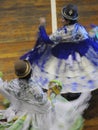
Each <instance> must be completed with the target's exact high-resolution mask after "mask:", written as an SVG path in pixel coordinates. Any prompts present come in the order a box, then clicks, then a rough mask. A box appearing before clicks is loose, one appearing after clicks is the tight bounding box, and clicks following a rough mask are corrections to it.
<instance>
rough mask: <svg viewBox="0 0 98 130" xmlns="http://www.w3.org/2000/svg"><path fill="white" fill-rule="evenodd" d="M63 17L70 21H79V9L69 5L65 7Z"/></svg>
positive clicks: (62, 11)
mask: <svg viewBox="0 0 98 130" xmlns="http://www.w3.org/2000/svg"><path fill="white" fill-rule="evenodd" d="M61 13H62V16H63V17H64V18H65V19H68V20H77V19H78V9H77V6H76V5H73V4H68V5H67V6H64V7H63V8H62V10H61Z"/></svg>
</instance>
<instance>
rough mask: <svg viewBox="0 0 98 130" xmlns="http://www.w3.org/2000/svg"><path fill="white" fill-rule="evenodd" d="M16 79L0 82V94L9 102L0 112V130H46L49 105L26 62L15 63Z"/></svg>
mask: <svg viewBox="0 0 98 130" xmlns="http://www.w3.org/2000/svg"><path fill="white" fill-rule="evenodd" d="M15 73H16V75H17V76H18V78H16V79H13V80H11V81H10V82H4V81H3V80H2V79H1V80H0V92H1V93H2V94H3V95H4V96H5V97H6V98H7V99H9V101H10V102H11V105H10V107H9V108H7V109H6V110H1V111H0V115H1V116H0V118H1V119H0V130H5V129H6V128H7V130H16V129H17V130H48V129H49V126H50V122H51V114H50V113H51V111H50V110H51V105H50V102H49V100H47V97H46V95H45V94H44V93H43V91H42V90H41V88H40V87H39V86H38V85H37V86H36V83H35V82H34V81H33V79H32V77H31V73H32V69H31V65H30V63H29V62H28V61H26V60H19V61H17V62H16V63H15Z"/></svg>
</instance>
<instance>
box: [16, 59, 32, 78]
mask: <svg viewBox="0 0 98 130" xmlns="http://www.w3.org/2000/svg"><path fill="white" fill-rule="evenodd" d="M24 61H25V63H26V70H25V72H24V73H22V74H17V76H18V77H19V78H25V77H26V76H28V75H29V74H30V72H31V65H30V63H29V61H27V60H24Z"/></svg>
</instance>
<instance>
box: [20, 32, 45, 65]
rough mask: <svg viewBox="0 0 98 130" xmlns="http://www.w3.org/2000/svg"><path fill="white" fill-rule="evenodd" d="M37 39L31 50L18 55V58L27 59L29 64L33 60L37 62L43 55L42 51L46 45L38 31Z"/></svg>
mask: <svg viewBox="0 0 98 130" xmlns="http://www.w3.org/2000/svg"><path fill="white" fill-rule="evenodd" d="M38 35H39V36H38V39H37V41H36V44H35V47H34V49H33V50H30V51H28V52H27V53H25V54H24V55H22V56H21V57H20V59H22V60H24V59H27V60H29V62H30V63H31V64H33V62H37V60H38V59H39V58H40V57H41V56H42V55H43V53H44V51H45V50H46V48H47V46H46V43H45V42H44V41H43V40H42V38H41V35H40V32H39V34H38Z"/></svg>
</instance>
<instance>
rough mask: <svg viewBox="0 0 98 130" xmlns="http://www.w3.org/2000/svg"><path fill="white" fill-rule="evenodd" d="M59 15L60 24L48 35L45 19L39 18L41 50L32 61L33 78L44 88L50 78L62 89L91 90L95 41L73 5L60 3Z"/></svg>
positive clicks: (97, 57)
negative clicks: (60, 84) (80, 21)
mask: <svg viewBox="0 0 98 130" xmlns="http://www.w3.org/2000/svg"><path fill="white" fill-rule="evenodd" d="M61 15H62V22H63V27H61V28H59V29H58V30H57V31H56V32H55V33H53V34H51V35H50V36H48V35H47V33H46V30H45V19H41V21H40V27H39V33H40V38H41V40H43V43H44V44H43V46H41V45H42V44H41V45H40V48H41V52H43V54H42V53H41V54H42V55H41V56H40V58H39V57H38V58H37V57H36V60H33V61H32V62H33V63H32V66H33V68H34V71H33V78H34V79H35V80H36V82H37V83H39V84H40V85H41V87H44V88H45V89H48V88H47V84H48V82H49V81H51V80H52V79H56V80H59V81H61V82H62V83H63V85H62V86H63V89H62V93H65V92H72V93H79V92H84V91H93V90H95V89H97V88H98V85H97V84H98V78H97V77H98V69H97V68H98V44H97V43H96V42H94V40H92V38H90V37H89V35H88V32H87V31H86V30H85V28H84V27H83V26H82V25H80V24H79V23H78V9H77V6H76V5H73V4H69V5H67V6H64V7H63V8H62V10H61ZM40 48H39V51H37V52H40ZM43 48H44V49H43ZM34 50H35V49H34ZM35 51H36V50H35ZM33 54H34V53H33ZM30 56H31V55H28V56H27V57H28V60H32V58H29V57H30ZM22 58H24V57H22ZM33 58H34V57H33Z"/></svg>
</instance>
